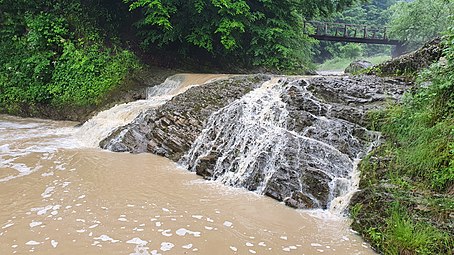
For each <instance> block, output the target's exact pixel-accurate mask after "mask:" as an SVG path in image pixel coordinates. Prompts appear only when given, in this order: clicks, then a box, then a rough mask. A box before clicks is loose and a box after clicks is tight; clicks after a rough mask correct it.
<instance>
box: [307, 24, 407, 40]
mask: <svg viewBox="0 0 454 255" xmlns="http://www.w3.org/2000/svg"><path fill="white" fill-rule="evenodd" d="M386 29H387V28H386V27H383V28H373V27H370V26H369V27H368V26H366V25H353V24H343V23H330V22H318V21H308V22H304V31H303V32H304V33H306V34H308V35H309V36H311V37H313V38H315V39H317V40H324V41H336V42H354V43H367V44H387V45H401V44H402V43H401V42H400V41H398V40H392V39H390V38H388V35H387V33H386Z"/></svg>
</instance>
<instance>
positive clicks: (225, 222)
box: [222, 221, 233, 227]
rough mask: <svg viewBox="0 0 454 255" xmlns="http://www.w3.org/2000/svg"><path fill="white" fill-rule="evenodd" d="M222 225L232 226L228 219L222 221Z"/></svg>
mask: <svg viewBox="0 0 454 255" xmlns="http://www.w3.org/2000/svg"><path fill="white" fill-rule="evenodd" d="M222 225H224V226H226V227H232V226H233V223H232V222H230V221H224V223H223V224H222Z"/></svg>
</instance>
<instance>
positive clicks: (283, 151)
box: [181, 78, 375, 208]
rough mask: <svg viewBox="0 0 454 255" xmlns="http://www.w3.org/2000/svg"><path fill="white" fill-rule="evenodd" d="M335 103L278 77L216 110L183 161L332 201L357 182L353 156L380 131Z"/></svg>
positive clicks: (300, 196)
mask: <svg viewBox="0 0 454 255" xmlns="http://www.w3.org/2000/svg"><path fill="white" fill-rule="evenodd" d="M330 109H331V105H328V104H325V103H322V102H321V101H320V100H319V99H317V98H316V97H315V96H314V95H313V94H312V93H311V92H310V91H308V90H307V83H306V82H304V80H302V79H286V78H281V79H279V78H274V79H272V80H271V81H268V82H265V83H264V84H263V86H261V87H260V88H258V89H256V90H254V91H252V92H251V93H249V94H247V95H245V96H244V97H242V98H241V99H239V100H236V101H234V102H233V103H231V104H229V105H228V106H227V107H224V108H222V109H221V110H219V111H217V112H215V113H214V114H212V115H211V117H210V118H209V120H208V122H207V124H206V126H205V129H204V130H203V131H202V133H201V135H200V136H199V137H198V138H197V140H196V141H195V142H194V144H193V146H192V148H191V149H190V151H189V152H188V153H187V154H186V155H185V156H184V158H183V159H182V160H181V163H182V164H183V165H184V166H186V167H187V168H188V169H189V170H191V171H194V172H197V173H198V174H200V175H202V176H204V177H206V178H208V179H212V180H217V181H220V182H222V183H224V184H227V185H231V186H235V187H245V188H247V189H249V190H252V191H255V192H257V193H260V194H266V195H269V196H271V197H274V198H276V199H278V200H281V201H286V202H287V204H289V205H291V206H294V207H298V208H328V207H330V204H331V202H332V201H333V200H334V199H335V198H337V197H343V196H345V195H346V194H348V193H350V192H351V191H352V189H355V185H357V181H355V178H354V169H355V165H356V164H357V161H356V159H357V158H359V157H361V156H362V155H364V153H365V152H366V151H367V149H368V147H369V144H370V142H371V141H372V140H373V139H374V136H375V135H374V134H373V133H371V132H369V131H367V130H365V129H364V128H361V127H359V126H358V125H356V124H353V123H350V122H348V121H345V120H342V119H338V118H334V117H331V116H330ZM301 116H304V120H303V121H299V120H298V119H301ZM298 121H299V122H300V123H296V122H298ZM295 123H296V124H295ZM359 131H361V132H360V133H365V134H366V135H363V137H367V139H366V140H364V139H361V137H359V136H358V135H357V134H355V132H356V133H358V132H359ZM336 201H338V200H336ZM347 202H348V201H347ZM336 203H337V202H336ZM341 207H343V205H337V206H336V208H341Z"/></svg>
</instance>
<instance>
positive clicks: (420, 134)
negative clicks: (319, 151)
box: [350, 33, 454, 255]
mask: <svg viewBox="0 0 454 255" xmlns="http://www.w3.org/2000/svg"><path fill="white" fill-rule="evenodd" d="M453 39H454V33H453ZM449 41H450V42H452V45H450V47H448V50H446V52H445V57H446V59H447V60H448V63H447V64H443V65H442V64H435V65H433V66H432V67H431V68H430V69H428V70H426V71H424V72H422V73H421V74H420V75H419V77H418V79H417V81H416V85H415V87H414V88H412V90H411V91H409V92H407V94H406V95H405V96H404V98H403V100H402V102H401V103H400V104H394V105H390V106H389V107H388V108H387V109H385V110H382V111H378V112H374V113H371V114H370V118H371V127H372V128H374V129H376V130H377V131H380V132H382V134H383V137H384V138H385V142H384V144H382V145H381V146H380V147H379V148H377V149H376V150H375V151H374V152H373V153H372V154H371V155H369V156H368V157H367V158H366V159H365V160H364V161H363V162H362V163H361V166H360V169H361V172H362V173H361V174H362V179H363V181H362V184H361V187H360V188H361V189H363V190H366V189H367V190H369V193H368V194H369V195H370V197H368V199H366V200H364V201H362V203H360V204H356V205H353V206H352V207H351V209H350V211H351V215H352V217H353V218H354V219H355V218H356V219H360V218H361V217H362V218H361V219H362V220H364V221H363V223H362V224H363V226H360V232H361V233H362V234H363V235H364V236H365V238H366V239H367V240H369V241H370V242H371V244H372V245H373V246H374V247H375V248H377V249H378V250H379V251H380V252H381V253H383V254H396V255H401V254H402V255H407V254H408V255H412V254H446V255H448V254H452V252H453V250H454V237H453V230H452V214H453V213H454V196H453V193H454V40H449ZM366 207H368V210H369V211H367V212H366V211H365V210H364V208H366ZM370 208H373V210H370ZM374 210H375V211H374Z"/></svg>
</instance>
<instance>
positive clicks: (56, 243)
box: [50, 240, 58, 248]
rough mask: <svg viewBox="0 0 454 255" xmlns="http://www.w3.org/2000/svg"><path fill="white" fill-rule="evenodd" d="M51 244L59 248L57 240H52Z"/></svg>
mask: <svg viewBox="0 0 454 255" xmlns="http://www.w3.org/2000/svg"><path fill="white" fill-rule="evenodd" d="M50 244H51V245H52V247H54V248H57V245H58V242H57V241H55V240H51V241H50Z"/></svg>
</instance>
